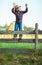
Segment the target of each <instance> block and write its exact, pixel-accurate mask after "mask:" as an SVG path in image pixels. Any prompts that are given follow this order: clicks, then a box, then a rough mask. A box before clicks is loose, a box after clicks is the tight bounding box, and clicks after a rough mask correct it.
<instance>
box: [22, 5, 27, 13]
mask: <svg viewBox="0 0 42 65" xmlns="http://www.w3.org/2000/svg"><path fill="white" fill-rule="evenodd" d="M25 7H26V10H25V11H22V12H23V14H24V13H26V12H28V6H27V4H25Z"/></svg>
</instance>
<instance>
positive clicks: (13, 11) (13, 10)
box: [12, 3, 16, 14]
mask: <svg viewBox="0 0 42 65" xmlns="http://www.w3.org/2000/svg"><path fill="white" fill-rule="evenodd" d="M12 13H14V14H16V12H15V3H13V8H12Z"/></svg>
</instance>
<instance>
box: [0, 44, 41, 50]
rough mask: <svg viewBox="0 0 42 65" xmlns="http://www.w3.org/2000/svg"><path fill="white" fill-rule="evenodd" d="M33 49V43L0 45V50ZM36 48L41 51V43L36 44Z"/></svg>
mask: <svg viewBox="0 0 42 65" xmlns="http://www.w3.org/2000/svg"><path fill="white" fill-rule="evenodd" d="M34 47H35V45H34V44H33V43H32V44H31V43H0V48H17V49H18V48H20V49H24V48H26V49H33V48H34ZM38 48H39V49H42V43H40V44H38Z"/></svg>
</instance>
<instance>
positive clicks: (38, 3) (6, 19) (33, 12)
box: [0, 0, 42, 30]
mask: <svg viewBox="0 0 42 65" xmlns="http://www.w3.org/2000/svg"><path fill="white" fill-rule="evenodd" d="M13 2H14V3H16V4H17V5H21V9H22V10H25V3H27V4H28V9H29V11H28V12H27V13H26V14H24V16H23V21H22V22H23V26H24V25H25V26H27V27H35V23H38V25H39V29H41V30H42V0H0V25H1V26H4V25H5V24H7V25H10V23H11V22H12V21H15V19H16V18H15V15H14V14H13V13H12V12H11V9H12V7H13V5H12V3H13Z"/></svg>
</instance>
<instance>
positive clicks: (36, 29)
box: [35, 23, 38, 49]
mask: <svg viewBox="0 0 42 65" xmlns="http://www.w3.org/2000/svg"><path fill="white" fill-rule="evenodd" d="M35 49H38V23H36V24H35Z"/></svg>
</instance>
